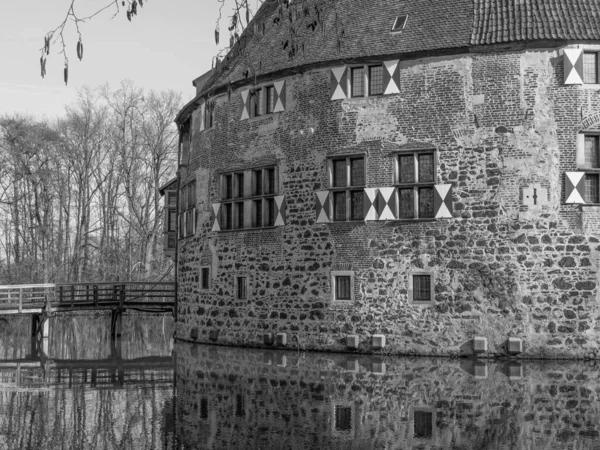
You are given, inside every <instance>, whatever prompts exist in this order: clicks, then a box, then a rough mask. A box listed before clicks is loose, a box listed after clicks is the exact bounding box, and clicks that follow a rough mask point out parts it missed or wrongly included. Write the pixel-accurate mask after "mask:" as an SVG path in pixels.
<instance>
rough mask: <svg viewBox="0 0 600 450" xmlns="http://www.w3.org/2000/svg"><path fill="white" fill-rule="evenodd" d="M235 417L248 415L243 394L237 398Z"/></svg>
mask: <svg viewBox="0 0 600 450" xmlns="http://www.w3.org/2000/svg"><path fill="white" fill-rule="evenodd" d="M235 415H236V417H244V416H245V415H246V402H245V399H244V396H243V395H242V394H237V395H236V396H235Z"/></svg>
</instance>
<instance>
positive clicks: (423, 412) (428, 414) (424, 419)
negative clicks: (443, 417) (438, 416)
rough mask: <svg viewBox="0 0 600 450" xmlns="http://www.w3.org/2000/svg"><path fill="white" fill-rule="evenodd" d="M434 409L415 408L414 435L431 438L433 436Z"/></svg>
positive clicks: (419, 437)
mask: <svg viewBox="0 0 600 450" xmlns="http://www.w3.org/2000/svg"><path fill="white" fill-rule="evenodd" d="M433 420H434V411H433V410H432V409H429V408H415V409H414V410H413V437H415V438H417V439H431V438H432V437H433V426H434V421H433Z"/></svg>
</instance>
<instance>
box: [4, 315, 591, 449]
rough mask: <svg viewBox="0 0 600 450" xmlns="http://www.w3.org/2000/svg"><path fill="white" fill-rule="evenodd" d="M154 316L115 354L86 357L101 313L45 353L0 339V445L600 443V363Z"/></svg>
mask: <svg viewBox="0 0 600 450" xmlns="http://www.w3.org/2000/svg"><path fill="white" fill-rule="evenodd" d="M96 322H97V319H96ZM69 323H70V322H69ZM69 323H65V324H64V327H66V328H68V327H69V326H71V325H69ZM147 325H148V326H147V327H146V328H143V327H141V328H139V329H138V331H137V332H136V333H137V335H136V336H129V337H128V336H125V339H126V340H127V339H129V341H128V342H129V343H126V344H127V345H125V347H124V349H125V350H126V351H124V352H123V355H122V357H118V358H115V357H113V356H111V355H110V352H99V355H98V356H97V357H94V358H95V360H94V359H93V358H90V359H85V354H86V353H87V352H85V351H82V350H85V349H86V348H87V347H88V346H90V345H91V344H90V342H89V340H90V339H94V338H93V336H94V330H93V327H91V326H90V327H83V326H82V328H81V330H79V331H78V330H70V331H69V332H68V333H66V334H65V336H79V338H81V339H75V340H72V341H68V342H67V341H63V342H60V341H57V343H56V345H55V346H54V347H52V346H51V347H50V348H51V350H52V351H54V352H55V354H54V355H45V357H44V358H42V359H39V358H37V359H36V358H34V357H33V356H32V355H28V354H27V352H28V350H29V349H30V348H31V346H30V344H23V345H22V348H21V347H19V345H21V342H22V341H18V340H12V341H10V345H7V343H9V340H8V339H4V340H3V341H2V342H0V449H2V450H5V449H6V450H13V449H45V450H46V449H47V450H54V449H78V450H79V449H98V450H100V449H102V450H109V449H144V450H147V449H151V450H152V449H173V450H175V449H176V450H185V449H455V450H456V449H465V450H466V449H476V450H478V449H496V450H500V449H519V450H520V449H523V450H525V449H527V450H530V449H576V450H581V449H597V448H600V433H599V432H600V421H599V419H600V403H599V402H598V399H599V396H600V383H599V381H598V380H599V379H600V367H599V366H598V365H597V364H598V363H597V362H593V361H588V362H559V361H529V362H519V361H516V360H512V361H511V360H503V361H499V360H495V361H487V362H485V361H478V360H473V359H430V358H400V357H385V356H380V357H376V356H363V355H358V354H352V355H350V354H334V353H300V352H295V351H284V350H270V351H266V350H253V349H241V348H229V347H219V346H203V345H196V344H189V343H183V342H177V343H175V344H173V343H172V342H171V341H170V338H167V336H171V333H172V328H171V327H170V326H164V327H162V330H164V331H160V332H157V330H160V329H161V327H159V326H156V324H152V323H148V324H147ZM163 325H164V324H163ZM82 330H85V332H86V333H90V336H88V337H87V338H86V339H88V342H87V343H85V342H84V339H83V335H81V336H80V334H82V333H83V331H82ZM148 330H152V332H148ZM83 334H85V333H83ZM96 336H97V335H96ZM25 340H26V339H23V341H25ZM134 341H135V342H138V343H139V342H143V341H145V342H144V345H135V346H134V345H133V342H134ZM59 344H60V345H59ZM11 346H12V347H11ZM13 347H14V348H13ZM171 354H173V355H174V356H172V357H171Z"/></svg>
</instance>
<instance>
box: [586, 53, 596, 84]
mask: <svg viewBox="0 0 600 450" xmlns="http://www.w3.org/2000/svg"><path fill="white" fill-rule="evenodd" d="M583 82H584V83H586V84H597V83H598V53H596V52H585V53H584V54H583Z"/></svg>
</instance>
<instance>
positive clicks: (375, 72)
mask: <svg viewBox="0 0 600 450" xmlns="http://www.w3.org/2000/svg"><path fill="white" fill-rule="evenodd" d="M381 94H383V66H381V65H377V66H369V95H381Z"/></svg>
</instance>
